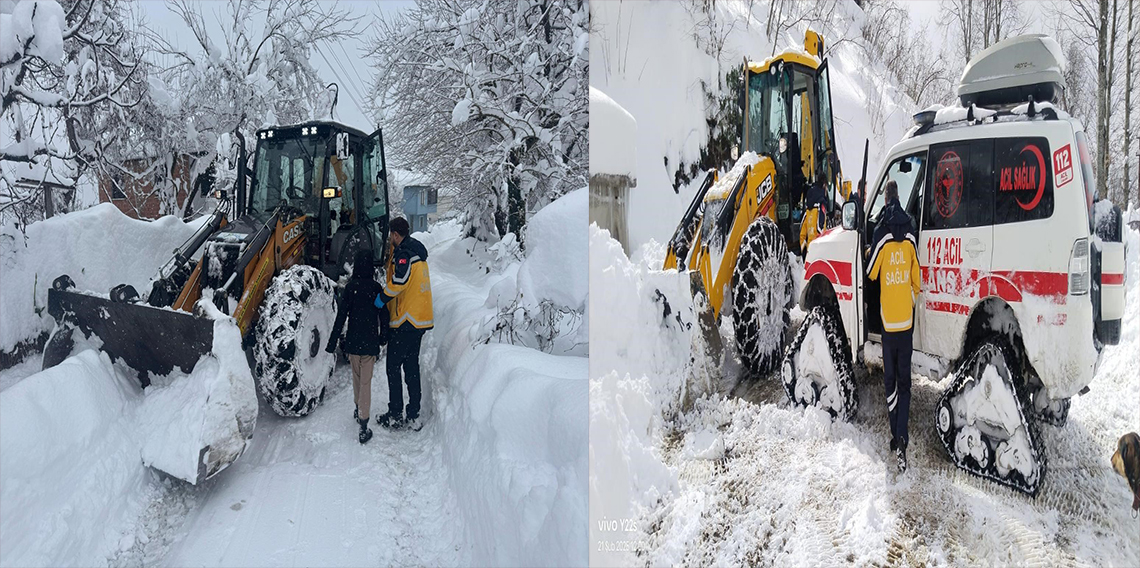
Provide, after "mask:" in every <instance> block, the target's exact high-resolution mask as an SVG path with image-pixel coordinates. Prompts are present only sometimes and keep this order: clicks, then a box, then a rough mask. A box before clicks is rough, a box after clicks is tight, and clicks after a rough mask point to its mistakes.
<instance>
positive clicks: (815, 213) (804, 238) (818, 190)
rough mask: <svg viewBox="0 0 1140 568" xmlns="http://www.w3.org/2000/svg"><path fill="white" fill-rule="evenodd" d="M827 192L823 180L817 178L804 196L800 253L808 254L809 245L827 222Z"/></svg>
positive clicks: (802, 254) (821, 231)
mask: <svg viewBox="0 0 1140 568" xmlns="http://www.w3.org/2000/svg"><path fill="white" fill-rule="evenodd" d="M826 203H827V192H826V190H824V188H823V180H822V179H817V180H816V181H815V183H814V184H812V186H811V187H810V188H808V192H807V196H806V197H804V209H805V211H804V217H803V219H802V220H801V221H800V255H801V256H807V249H808V245H810V244H811V242H812V241H814V240H815V238H816V237H818V236H819V235H820V234H821V233H823V230H824V228H825V227H826V225H827V223H826V220H827V205H826Z"/></svg>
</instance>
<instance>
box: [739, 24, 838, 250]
mask: <svg viewBox="0 0 1140 568" xmlns="http://www.w3.org/2000/svg"><path fill="white" fill-rule="evenodd" d="M804 45H805V50H798V49H792V50H788V51H785V52H783V53H781V54H779V55H776V56H774V57H771V58H768V59H767V60H765V61H763V62H761V63H755V62H746V63H745V66H744V76H745V88H744V95H743V101H742V106H743V109H744V112H743V115H744V129H743V140H742V142H743V143H742V148H743V150H745V151H750V152H755V153H757V154H759V155H761V156H767V157H769V158H771V159H772V160H773V162H774V163H775V167H776V172H777V174H776V175H777V184H776V185H777V187H778V188H779V194H778V196H777V207H776V223H777V225H779V227H780V229H781V231H782V232H784V234H785V236H786V237H791V236H792V235H796V236H797V237H798V234H799V220H800V218H801V217H802V214H803V198H804V196H805V195H806V194H807V191H808V188H809V187H811V185H812V184H813V183H818V184H820V185H821V186H823V189H824V193H825V195H826V200H825V206H826V208H827V210H828V211H829V213H834V212H836V211H837V210H838V204H840V203H842V202H843V200H844V198H845V196H843V195H842V192H841V190H840V182H839V163H838V160H837V159H836V158H835V156H836V152H835V129H834V126H833V123H832V110H831V109H832V107H831V89H830V81H829V75H828V71H827V62H826V61H822V62H821V59H820V56H821V55H822V52H823V39H822V38H821V37H820V36H819V35H818V34H816V33H815V32H813V31H811V30H808V32H807V35H806V37H805V42H804ZM789 242H791V241H790V240H789ZM795 248H797V249H798V246H797V247H795Z"/></svg>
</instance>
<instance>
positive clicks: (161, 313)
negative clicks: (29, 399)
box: [44, 288, 214, 387]
mask: <svg viewBox="0 0 1140 568" xmlns="http://www.w3.org/2000/svg"><path fill="white" fill-rule="evenodd" d="M48 312H49V313H50V314H51V315H52V317H54V318H55V319H56V321H57V322H58V323H59V324H60V325H61V327H62V326H65V325H66V326H74V327H75V328H76V329H78V330H79V331H81V332H82V333H83V334H84V335H87V336H91V335H95V336H97V337H98V338H99V339H100V340H101V341H102V342H103V346H102V350H103V351H105V352H107V354H108V355H110V356H111V357H112V358H113V359H121V360H123V362H125V363H126V364H127V365H129V366H130V367H131V368H132V369H135V370H136V371H138V372H139V377H140V383H142V386H144V387H145V386H148V384H147V383H148V382H149V379H148V378H147V373H150V374H154V375H168V374H170V372H171V371H173V370H174V368H175V367H177V368H178V369H179V370H181V371H182V372H184V373H189V372H190V371H192V370H193V369H194V365H196V364H197V363H198V360H199V359H201V358H202V356H204V355H205V354H207V353H209V352H210V349H211V348H212V346H213V341H214V322H213V321H211V320H209V319H205V318H200V317H195V316H192V315H190V314H188V313H186V312H179V311H174V310H170V309H161V308H154V307H151V306H149V305H146V304H143V303H129V302H127V303H120V302H114V301H111V300H110V299H107V298H101V297H98V296H92V295H88V294H82V293H79V292H73V291H70V290H58V289H55V288H53V289H51V290H49V291H48ZM67 339H70V338H67ZM60 341H61V342H62V341H65V339H64V338H62V337H61V339H60ZM58 347H59V349H55V351H60V350H62V347H63V346H62V344H61V345H60V346H58ZM67 351H68V352H70V349H67ZM57 355H59V354H58V353H55V354H53V357H52V358H51V360H50V361H49V359H48V358H47V357H45V359H44V364H45V365H47V364H48V363H49V362H51V363H52V364H58V363H59V362H61V361H62V360H63V359H62V358H58V357H57ZM62 356H63V357H66V356H67V353H63V355H62ZM57 358H58V360H56V359H57Z"/></svg>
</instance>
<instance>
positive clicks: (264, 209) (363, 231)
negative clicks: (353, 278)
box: [246, 121, 388, 279]
mask: <svg viewBox="0 0 1140 568" xmlns="http://www.w3.org/2000/svg"><path fill="white" fill-rule="evenodd" d="M251 173H252V180H251V184H250V195H249V198H248V207H247V210H246V213H247V214H248V215H249V216H250V217H251V218H252V219H253V220H255V221H256V223H257V224H259V225H261V224H265V223H267V222H269V221H270V219H271V218H272V217H273V215H274V214H275V213H277V212H278V211H280V212H281V213H282V214H284V215H286V216H287V217H288V219H295V218H298V217H302V216H304V217H305V218H306V220H305V223H304V234H305V236H306V237H307V241H306V242H305V247H304V253H303V254H304V262H305V264H309V265H312V266H316V267H319V268H320V269H321V270H322V271H323V272H325V274H326V275H328V276H329V277H330V278H333V279H336V278H338V277H339V276H341V275H342V274H343V273H344V272H345V271H346V267H347V266H346V263H351V259H352V258H353V256H354V255H355V252H356V251H357V250H359V249H361V248H366V249H371V250H372V251H373V256H374V258H375V260H376V265H377V266H381V265H382V264H383V260H384V259H383V254H384V251H385V246H384V244H385V241H386V240H387V237H388V183H387V167H386V164H385V160H384V144H383V136H382V134H381V132H380V131H379V130H377V131H376V132H374V133H373V134H372V135H366V134H365V133H364V132H361V131H359V130H356V129H354V128H350V127H347V126H344V125H341V124H337V123H334V122H318V121H314V122H307V123H304V124H298V125H293V126H284V127H279V128H268V129H263V130H260V131H258V133H257V151H256V154H255V158H254V164H253V168H252V172H251ZM285 221H286V219H282V222H285Z"/></svg>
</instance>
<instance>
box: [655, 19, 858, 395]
mask: <svg viewBox="0 0 1140 568" xmlns="http://www.w3.org/2000/svg"><path fill="white" fill-rule="evenodd" d="M823 47H824V45H823V38H822V37H821V36H820V35H819V34H817V33H816V32H814V31H812V30H808V31H807V33H806V35H805V38H804V49H802V50H801V49H797V48H793V49H788V50H786V51H784V52H782V53H779V54H777V55H775V56H773V57H769V58H768V59H766V60H764V61H762V62H752V61H747V60H745V62H744V69H743V76H744V89H743V92H742V93H741V94H740V105H741V108H742V110H743V113H742V114H743V117H744V128H743V140H741V145H740V148H741V149H742V150H743V152H742V154H741V155H740V157H739V159H738V160H737V162H736V165H735V166H734V167H733V168H732V169H731V170H730V171H728V172H718V171H716V170H715V169H713V170H709V172H708V174H707V175H706V177H705V179H704V181H703V183H702V184H701V185H700V186H699V189H698V191H697V193H696V195H695V196H694V198H693V201H692V203H691V204H690V205H689V208H688V209H687V211H686V212H685V215H684V216H683V217H682V218H681V222H680V224H679V225H678V226H677V229H676V231H675V232H674V234H673V237H672V238H671V239H670V241H669V244H668V250H667V253H666V257H665V263H664V268H666V269H671V268H675V269H678V270H682V271H684V270H689V271H693V276H692V278H691V280H692V282H693V293H694V295H695V296H700V295H703V296H704V297H705V298H707V301H705V300H704V299H702V300H701V301H698V304H699V305H704V304H706V303H707V305H708V311H706V314H707V316H706V317H703V318H702V328H703V330H704V332H705V334H706V335H710V334H716V333H717V332H716V329H715V328H716V325H715V320H716V319H719V318H720V317H721V315H723V314H725V313H728V312H731V313H732V318H733V327H734V332H735V335H736V346H737V351H738V353H739V355H740V358H741V361H742V362H743V363H744V366H745V368H746V369H747V370H748V372H749V373H751V374H764V373H767V372H769V371H771V370H772V369H773V368H774V367H775V365H776V364H777V362H778V361H779V359H780V357H781V356H782V354H783V353H782V348H783V344H784V339H785V338H784V336H785V334H786V331H787V327H788V310H789V308H790V307H791V305H792V302H793V301H794V299H793V297H792V296H793V295H792V287H793V285H792V276H791V272H790V270H791V268H790V259H789V256H788V251H789V250H792V251H795V253H797V254H799V253H800V252H801V250H802V248H801V240H800V229H801V226H800V223H801V219H802V218H803V213H804V210H805V205H812V204H811V203H807V201H808V200H806V199H805V196H807V195H808V194H809V193H813V192H814V193H815V194H817V195H821V196H823V197H822V199H819V198H817V199H816V201H817V202H819V203H817V205H820V209H822V213H821V215H820V219H821V221H820V223H821V224H830V223H833V222H834V219H835V217H834V215H835V212H837V210H838V209H839V207H838V205H840V204H842V203H843V202H844V201H845V200H846V199H847V197H848V195H849V194H850V192H851V183H850V182H849V181H843V180H842V175H841V172H840V168H839V160H838V157H837V155H836V151H835V129H834V127H833V124H832V106H831V91H830V86H829V78H828V70H827V61H826V60H824V59H822V57H823ZM813 186H814V187H813ZM697 275H699V277H698V276H697ZM714 342H715V343H719V341H714Z"/></svg>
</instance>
